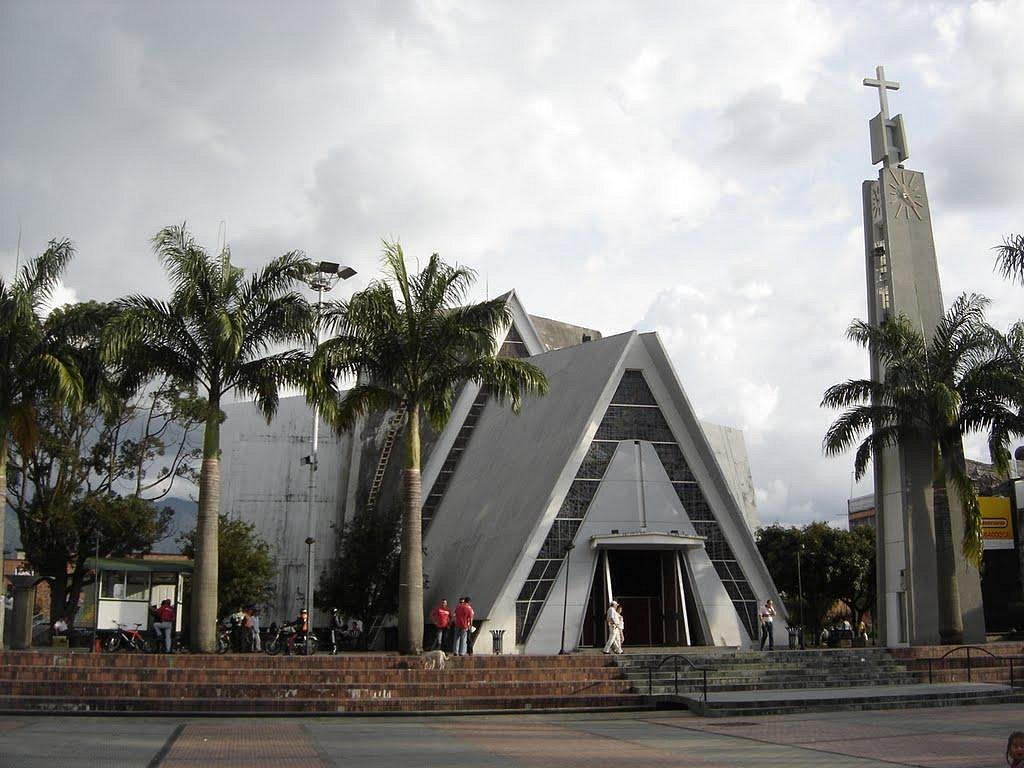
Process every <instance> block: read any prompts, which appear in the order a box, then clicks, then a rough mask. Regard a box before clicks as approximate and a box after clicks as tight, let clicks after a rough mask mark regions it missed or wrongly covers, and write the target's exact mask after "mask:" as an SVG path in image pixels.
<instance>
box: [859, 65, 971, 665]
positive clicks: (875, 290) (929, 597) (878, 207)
mask: <svg viewBox="0 0 1024 768" xmlns="http://www.w3.org/2000/svg"><path fill="white" fill-rule="evenodd" d="M864 84H865V85H868V86H872V87H877V88H879V94H880V97H879V98H880V102H881V108H882V109H881V111H880V112H879V114H878V115H876V116H875V118H873V119H872V120H871V122H870V132H871V146H872V162H876V163H877V162H882V163H883V166H882V168H881V169H880V170H879V172H878V179H877V181H865V182H864V183H863V185H862V197H863V206H864V250H865V274H866V277H867V307H868V321H869V322H870V323H872V324H874V325H877V324H880V323H881V322H883V321H884V320H885V319H887V318H889V317H896V316H898V315H901V314H902V315H904V316H906V317H907V318H908V319H909V320H910V322H911V323H912V324H913V325H914V327H916V328H919V329H921V331H922V332H923V333H924V335H925V337H926V338H928V339H930V338H931V337H932V335H933V333H934V330H935V326H936V324H937V323H938V321H939V319H940V318H941V317H942V314H943V302H942V288H941V286H940V284H939V270H938V263H937V260H936V255H935V242H934V237H933V235H932V219H931V207H930V205H929V201H928V193H927V190H926V187H925V182H924V175H923V174H922V173H920V172H918V171H911V170H908V169H906V168H904V167H903V161H904V160H906V159H907V158H908V157H909V148H908V145H907V139H906V131H905V128H904V124H903V120H902V117H901V116H900V115H897V116H896V117H893V118H890V117H889V114H888V101H887V99H886V96H885V93H886V90H896V89H898V88H899V84H898V83H895V82H890V81H886V80H885V74H884V70H883V69H882V68H881V67H879V68H878V77H877V79H870V80H869V79H865V81H864ZM884 375H885V371H884V369H883V367H882V366H881V365H880V363H879V361H878V360H877V359H876V358H875V357H874V356H872V359H871V376H872V378H876V379H877V378H881V377H884ZM874 479H875V498H876V503H877V510H878V513H877V514H878V518H877V527H876V532H877V533H876V536H877V539H876V542H877V552H878V566H877V567H878V601H879V616H878V617H877V618H876V624H877V627H878V630H879V633H880V637H883V638H884V639H885V642H886V644H887V645H903V644H907V643H910V644H929V643H937V642H938V641H939V634H938V618H939V615H938V601H937V593H936V581H937V571H936V557H935V524H934V510H933V504H932V487H931V486H932V448H931V445H930V444H928V443H925V442H921V443H920V444H914V443H911V442H906V443H904V444H903V445H902V446H900V447H898V448H888V449H885V450H884V451H883V452H882V455H881V456H878V455H876V456H875V458H874ZM949 500H950V516H951V518H952V521H953V523H952V528H953V537H954V541H956V542H959V541H961V540H962V538H963V510H962V509H961V508H960V505H959V503H958V502H957V500H956V494H955V493H950V494H949ZM957 551H958V557H957V584H958V587H959V591H960V602H961V611H962V614H963V623H964V639H965V641H966V642H980V641H983V640H984V633H985V626H984V617H983V615H982V611H981V584H980V578H979V575H978V571H977V569H975V568H973V567H972V566H970V565H969V564H968V563H967V562H966V560H964V558H963V557H962V555H960V554H959V547H957Z"/></svg>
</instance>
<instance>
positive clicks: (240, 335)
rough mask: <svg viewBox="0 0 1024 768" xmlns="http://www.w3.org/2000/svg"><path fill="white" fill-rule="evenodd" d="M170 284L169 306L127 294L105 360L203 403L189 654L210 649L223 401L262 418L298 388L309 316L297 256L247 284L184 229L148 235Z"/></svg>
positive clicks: (305, 269) (303, 269) (301, 260)
mask: <svg viewBox="0 0 1024 768" xmlns="http://www.w3.org/2000/svg"><path fill="white" fill-rule="evenodd" d="M153 248H154V250H155V251H156V253H157V255H158V257H159V259H160V261H161V263H162V264H163V267H164V269H165V271H166V272H167V276H168V278H169V280H170V283H171V298H170V300H169V301H158V300H156V299H151V298H148V297H146V296H130V297H127V298H125V299H121V300H120V301H119V302H117V306H118V309H119V310H121V311H120V313H119V314H118V316H117V317H116V319H115V320H114V321H113V322H112V323H111V325H110V328H109V329H108V335H107V350H106V351H107V355H108V359H110V360H113V361H117V362H120V363H121V365H122V366H123V370H124V372H125V374H126V375H127V376H129V377H130V376H131V375H134V376H136V377H137V378H138V380H140V381H145V380H147V379H150V378H152V377H154V376H166V377H168V378H170V379H172V380H174V381H177V382H181V383H183V384H185V385H188V386H190V387H194V388H195V389H196V391H198V392H199V393H200V394H201V395H202V396H203V397H204V399H205V401H206V408H205V413H204V421H205V432H204V437H203V460H202V466H201V469H200V476H199V512H198V520H197V533H196V539H195V560H196V568H195V573H194V576H193V580H192V622H191V624H192V644H193V649H194V650H197V651H203V652H207V653H209V652H212V651H213V650H214V648H215V635H214V632H215V629H216V622H217V596H218V594H219V590H218V587H217V564H218V562H219V559H218V555H217V541H218V536H217V525H218V512H219V506H220V425H221V422H222V421H223V419H224V413H223V411H222V410H221V402H222V400H223V399H224V398H225V397H227V396H229V395H230V394H232V393H235V394H237V395H240V396H243V397H252V398H254V399H255V401H256V404H257V405H258V406H259V408H260V409H261V410H262V412H263V414H264V415H265V416H266V418H267V419H268V420H269V419H270V418H272V417H273V415H274V413H275V412H276V410H277V403H278V390H279V388H280V387H281V386H283V385H295V386H298V385H300V384H302V383H304V379H305V373H306V371H307V364H308V355H306V354H305V353H303V352H302V351H300V350H297V349H290V350H285V351H280V352H270V351H269V350H272V349H279V348H280V347H282V346H286V345H289V344H295V343H304V342H309V341H310V340H311V339H312V336H311V323H312V314H311V310H310V306H309V304H308V302H306V300H305V299H304V298H303V297H302V296H301V294H300V293H299V292H298V291H296V290H294V289H295V287H296V284H297V283H298V281H300V280H301V279H302V278H303V277H304V276H305V275H307V274H309V272H310V270H311V266H310V262H309V261H308V260H307V259H306V257H305V256H304V255H303V254H302V253H301V252H298V251H293V252H291V253H286V254H284V255H283V256H280V257H278V258H276V259H273V260H272V261H271V262H270V263H268V264H267V265H266V266H264V267H263V268H262V269H260V270H258V271H257V272H255V273H254V274H253V275H252V276H251V277H249V278H248V279H247V278H246V277H245V273H244V270H243V269H241V268H240V267H236V266H234V265H233V264H232V263H231V253H230V251H229V250H228V249H227V248H224V249H223V250H222V251H221V252H220V254H218V255H216V256H212V255H210V254H208V253H207V252H206V251H205V250H203V249H202V248H201V247H200V246H199V245H197V244H196V242H195V241H194V240H193V238H192V236H191V235H190V234H189V233H188V231H187V230H186V228H185V225H182V226H172V227H167V228H165V229H163V230H161V231H160V232H159V233H157V235H156V236H155V237H154V238H153Z"/></svg>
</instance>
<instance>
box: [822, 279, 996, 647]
mask: <svg viewBox="0 0 1024 768" xmlns="http://www.w3.org/2000/svg"><path fill="white" fill-rule="evenodd" d="M987 303H988V301H987V299H985V298H983V297H981V296H978V295H975V294H972V295H970V296H966V295H961V296H960V297H959V298H957V300H956V301H954V302H953V304H952V306H950V308H949V310H948V311H947V312H946V313H945V315H943V317H942V318H940V320H939V322H938V324H937V325H936V327H935V331H934V333H933V335H932V337H931V340H930V341H929V340H926V339H925V337H924V336H923V335H922V333H921V332H920V331H918V330H917V329H916V328H914V327H913V325H912V324H911V323H910V321H909V320H908V319H907V318H906V317H904V316H900V317H897V318H895V319H891V320H887V321H885V322H883V323H882V324H881V325H879V326H872V325H870V324H868V323H865V322H863V321H859V320H856V321H854V322H853V323H852V324H851V325H850V328H849V330H848V331H847V336H848V337H849V338H850V339H852V340H853V341H854V342H856V343H857V344H859V345H860V346H862V347H867V348H868V349H870V350H871V352H872V354H874V355H875V356H876V357H877V359H878V360H879V363H880V367H881V370H882V371H883V372H884V373H883V378H882V380H881V381H875V380H872V379H855V380H849V381H845V382H843V383H841V384H836V385H835V386H832V387H830V388H829V389H828V390H826V392H825V394H824V397H823V399H822V406H824V407H827V408H834V409H842V411H843V412H842V414H841V415H840V416H839V417H838V418H837V419H836V420H835V422H833V424H832V426H831V427H829V429H828V432H827V433H826V435H825V438H824V441H823V448H824V451H825V453H826V454H827V455H830V456H834V455H838V454H841V453H845V452H846V451H847V450H849V449H850V448H852V447H854V446H856V448H857V450H856V454H855V459H854V470H855V473H856V477H857V478H858V479H859V478H861V477H862V476H863V475H864V473H865V471H866V470H867V467H868V463H869V461H870V460H871V458H872V457H873V456H879V455H880V454H881V451H883V450H884V449H886V448H889V447H894V446H900V445H904V446H905V445H909V444H915V443H916V444H920V445H925V446H928V447H930V450H931V454H932V496H933V508H934V526H935V549H936V561H937V570H938V584H937V592H938V596H939V635H940V637H941V638H942V640H943V641H944V642H959V641H960V640H961V639H962V637H963V620H962V616H961V611H960V596H959V590H958V587H957V581H956V557H955V543H954V541H953V533H952V517H951V515H953V514H962V515H963V520H964V537H963V541H962V549H963V552H964V555H965V557H966V558H967V560H968V562H970V563H972V564H974V565H975V566H977V565H979V564H980V561H981V513H980V510H979V508H978V499H977V496H976V494H975V490H974V486H973V485H972V483H971V480H970V478H969V477H968V475H967V470H966V464H965V459H964V453H963V435H964V434H966V433H969V432H974V431H984V432H987V433H988V438H989V450H990V452H991V454H992V458H993V461H994V462H995V463H996V465H997V466H1000V467H1003V468H1005V466H1006V464H1007V462H1008V458H1009V454H1008V450H1007V446H1006V438H1007V434H1008V433H1010V432H1012V431H1013V430H1015V429H1016V427H1014V426H1013V425H1014V424H1015V423H1016V416H1015V414H1014V413H1013V412H1012V409H1011V408H1010V407H1009V402H1008V399H1007V396H1008V394H1009V391H1008V389H1007V382H1008V377H1007V368H1006V359H1005V358H1004V357H1003V356H1002V355H1001V354H1000V353H999V351H998V350H997V349H996V347H995V345H994V342H993V339H994V335H993V331H992V329H991V328H989V326H988V325H987V324H986V323H985V319H984V309H985V306H986V305H987ZM950 496H952V505H951V499H950ZM951 506H952V509H951ZM911 514H927V510H924V509H918V508H916V507H915V508H914V509H913V510H912V511H911Z"/></svg>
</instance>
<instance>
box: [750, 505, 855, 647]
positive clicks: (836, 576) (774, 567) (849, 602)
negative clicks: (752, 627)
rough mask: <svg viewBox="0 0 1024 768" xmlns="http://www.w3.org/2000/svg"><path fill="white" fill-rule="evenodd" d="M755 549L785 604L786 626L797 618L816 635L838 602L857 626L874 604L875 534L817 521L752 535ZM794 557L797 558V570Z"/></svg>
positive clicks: (762, 530)
mask: <svg viewBox="0 0 1024 768" xmlns="http://www.w3.org/2000/svg"><path fill="white" fill-rule="evenodd" d="M755 539H756V541H757V549H758V551H759V552H760V553H761V557H762V558H763V559H764V562H765V565H766V566H767V567H768V572H769V573H771V575H772V579H773V580H774V581H775V585H776V586H777V587H778V588H779V591H780V592H781V594H782V597H783V599H784V600H785V601H786V611H787V613H788V615H789V617H790V621H792V622H797V621H799V617H800V615H801V597H802V602H803V606H802V607H803V612H802V613H803V617H804V621H805V622H806V626H807V629H810V630H811V631H812V632H813V633H814V635H815V636H817V635H818V634H819V633H820V632H821V629H822V627H824V626H825V625H826V622H827V621H828V619H829V618H830V616H831V614H832V613H833V611H834V609H835V605H836V603H838V602H841V603H843V604H844V605H845V606H846V607H847V608H848V609H849V611H850V613H851V615H852V618H853V622H854V624H855V625H856V624H857V623H858V622H859V621H860V620H861V618H862V617H863V616H864V614H865V613H869V612H872V611H873V609H874V603H875V541H874V531H873V530H872V529H870V528H867V527H861V528H854V529H853V530H851V531H846V530H841V529H838V528H832V527H830V526H829V525H827V524H825V523H821V522H817V523H810V524H808V525H805V526H804V527H803V528H796V527H789V528H784V527H782V526H781V525H771V526H767V527H765V528H759V529H758V530H757V532H756V534H755ZM797 552H799V553H800V566H799V571H798V568H797Z"/></svg>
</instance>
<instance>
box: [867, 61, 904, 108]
mask: <svg viewBox="0 0 1024 768" xmlns="http://www.w3.org/2000/svg"><path fill="white" fill-rule="evenodd" d="M864 85H866V86H868V87H869V88H877V89H878V103H879V104H880V105H881V107H882V120H888V119H889V99H888V98H887V95H886V93H885V92H886V91H887V90H889V91H898V90H899V89H900V84H899V83H897V82H896V81H895V80H886V79H885V67H881V66H879V67H875V77H874V78H871V77H865V78H864Z"/></svg>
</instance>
